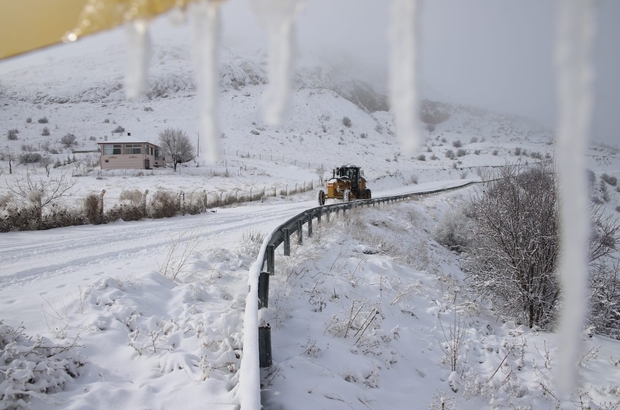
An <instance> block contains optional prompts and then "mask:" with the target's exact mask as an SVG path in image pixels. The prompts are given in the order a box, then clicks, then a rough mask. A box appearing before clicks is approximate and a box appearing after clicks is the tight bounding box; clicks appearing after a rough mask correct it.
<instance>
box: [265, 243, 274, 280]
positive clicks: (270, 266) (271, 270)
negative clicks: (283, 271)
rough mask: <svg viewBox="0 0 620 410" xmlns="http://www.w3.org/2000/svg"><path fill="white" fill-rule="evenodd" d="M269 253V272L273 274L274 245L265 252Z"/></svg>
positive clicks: (269, 246) (268, 246)
mask: <svg viewBox="0 0 620 410" xmlns="http://www.w3.org/2000/svg"><path fill="white" fill-rule="evenodd" d="M265 252H266V253H267V255H266V256H267V272H268V273H271V274H273V273H274V272H275V262H276V261H275V256H276V255H275V247H274V246H273V245H267V249H266V250H265Z"/></svg>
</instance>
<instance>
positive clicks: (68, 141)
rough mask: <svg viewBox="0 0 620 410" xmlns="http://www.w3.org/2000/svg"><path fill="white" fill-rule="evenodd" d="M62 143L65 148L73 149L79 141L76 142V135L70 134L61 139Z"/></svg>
mask: <svg viewBox="0 0 620 410" xmlns="http://www.w3.org/2000/svg"><path fill="white" fill-rule="evenodd" d="M60 143H61V144H62V145H63V146H64V147H65V148H71V147H72V146H73V145H77V141H76V140H75V135H73V134H71V133H69V134H65V135H64V136H63V137H62V138H61V139H60Z"/></svg>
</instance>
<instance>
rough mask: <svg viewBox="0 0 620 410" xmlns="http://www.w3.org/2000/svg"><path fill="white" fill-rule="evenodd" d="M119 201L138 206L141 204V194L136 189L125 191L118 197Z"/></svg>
mask: <svg viewBox="0 0 620 410" xmlns="http://www.w3.org/2000/svg"><path fill="white" fill-rule="evenodd" d="M118 199H119V200H120V201H128V202H130V203H132V204H133V205H140V202H142V192H140V191H139V190H137V189H125V190H123V191H122V192H121V194H120V196H119V197H118Z"/></svg>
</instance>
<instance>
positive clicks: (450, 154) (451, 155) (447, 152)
mask: <svg viewBox="0 0 620 410" xmlns="http://www.w3.org/2000/svg"><path fill="white" fill-rule="evenodd" d="M446 158H449V159H454V158H456V154H455V153H454V151H452V150H451V149H449V150H447V151H446Z"/></svg>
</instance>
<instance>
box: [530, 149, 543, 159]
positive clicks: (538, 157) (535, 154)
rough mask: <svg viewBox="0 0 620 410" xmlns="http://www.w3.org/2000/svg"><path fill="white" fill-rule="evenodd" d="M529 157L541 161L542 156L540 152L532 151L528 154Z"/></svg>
mask: <svg viewBox="0 0 620 410" xmlns="http://www.w3.org/2000/svg"><path fill="white" fill-rule="evenodd" d="M530 157H531V158H534V159H539V160H542V159H543V154H541V153H540V152H537V151H534V152H531V153H530Z"/></svg>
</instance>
